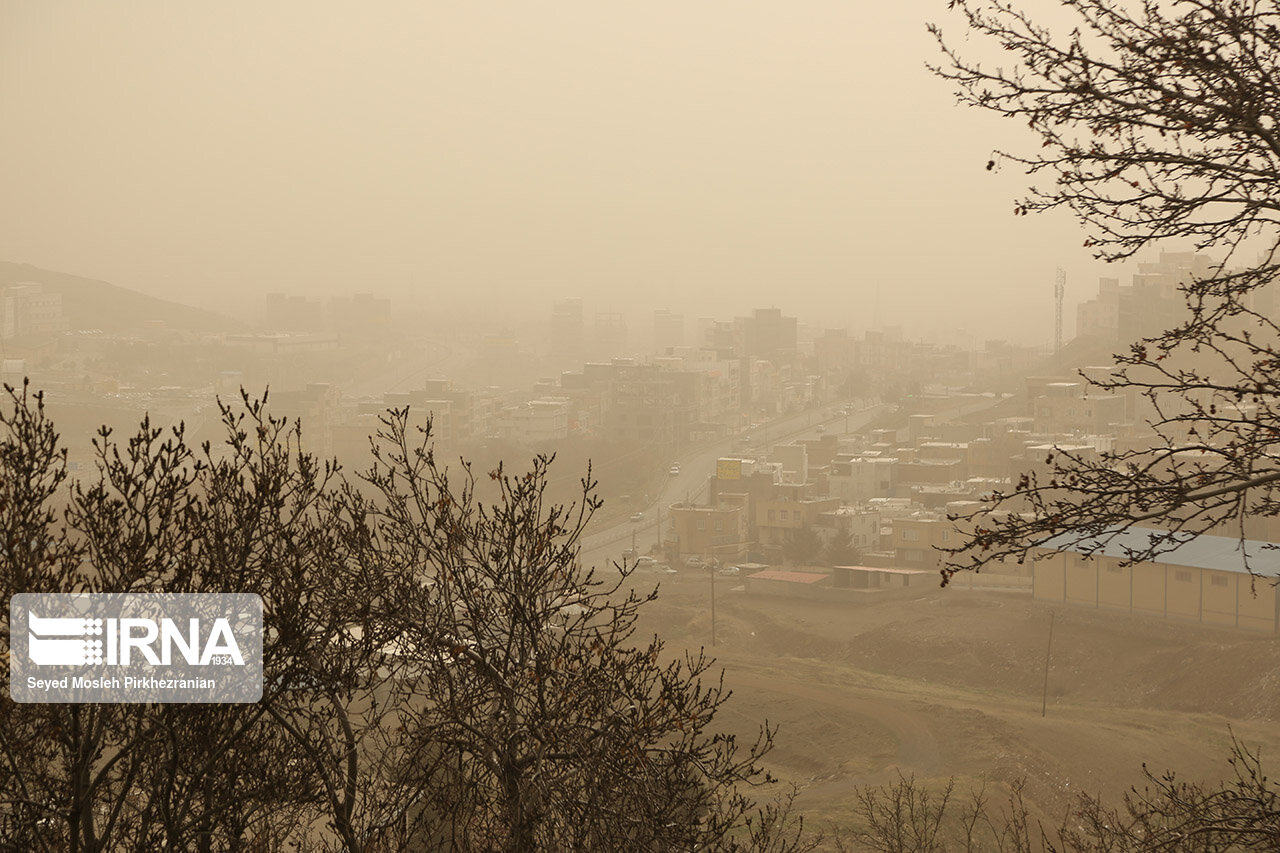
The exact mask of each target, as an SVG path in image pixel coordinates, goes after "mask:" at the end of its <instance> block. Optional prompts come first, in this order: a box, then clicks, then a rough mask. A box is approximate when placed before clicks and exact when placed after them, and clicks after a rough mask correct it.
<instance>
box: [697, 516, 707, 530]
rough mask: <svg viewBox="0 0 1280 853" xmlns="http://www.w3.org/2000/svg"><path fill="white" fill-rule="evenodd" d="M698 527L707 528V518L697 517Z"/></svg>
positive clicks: (700, 528)
mask: <svg viewBox="0 0 1280 853" xmlns="http://www.w3.org/2000/svg"><path fill="white" fill-rule="evenodd" d="M698 529H699V530H706V529H707V520H706V519H705V518H700V519H698Z"/></svg>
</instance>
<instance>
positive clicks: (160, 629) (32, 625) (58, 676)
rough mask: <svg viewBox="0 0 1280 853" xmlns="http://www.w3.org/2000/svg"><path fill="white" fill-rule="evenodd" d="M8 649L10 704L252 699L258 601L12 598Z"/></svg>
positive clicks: (154, 596) (258, 680)
mask: <svg viewBox="0 0 1280 853" xmlns="http://www.w3.org/2000/svg"><path fill="white" fill-rule="evenodd" d="M9 644H10V645H9V648H10V656H9V678H10V680H9V693H10V695H11V696H12V697H13V699H14V700H15V701H18V702H256V701H257V700H258V699H259V698H261V696H262V600H261V599H260V598H259V597H258V596H257V595H253V594H251V593H217V594H213V593H199V594H159V593H145V594H143V593H127V594H123V593H101V594H98V593H94V594H89V593H85V594H78V595H62V594H46V593H20V594H18V595H15V596H14V597H13V598H12V599H11V600H10V602H9Z"/></svg>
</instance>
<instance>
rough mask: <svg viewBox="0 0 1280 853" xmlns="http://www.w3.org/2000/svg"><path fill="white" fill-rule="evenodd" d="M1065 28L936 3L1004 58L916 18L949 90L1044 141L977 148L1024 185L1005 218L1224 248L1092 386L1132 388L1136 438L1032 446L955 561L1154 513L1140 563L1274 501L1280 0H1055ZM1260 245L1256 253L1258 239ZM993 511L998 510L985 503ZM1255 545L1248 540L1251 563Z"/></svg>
mask: <svg viewBox="0 0 1280 853" xmlns="http://www.w3.org/2000/svg"><path fill="white" fill-rule="evenodd" d="M1059 5H1060V6H1061V9H1062V11H1063V13H1064V14H1065V16H1066V17H1067V18H1068V19H1069V23H1068V24H1067V25H1066V26H1067V27H1068V28H1070V29H1069V31H1066V32H1060V33H1058V32H1054V31H1053V29H1052V28H1051V27H1049V26H1048V25H1047V24H1046V23H1045V22H1044V21H1043V20H1042V19H1040V18H1039V17H1038V16H1036V15H1032V14H1029V13H1027V12H1024V11H1022V10H1020V9H1018V8H1017V7H1016V6H1014V5H1013V4H1011V3H1007V2H1003V0H951V2H950V3H949V6H950V7H951V8H953V9H954V10H955V11H957V12H958V14H959V15H960V16H961V17H962V19H963V21H964V25H965V28H966V30H967V32H968V33H969V34H972V35H975V36H977V37H978V38H979V40H981V41H982V42H983V43H985V44H988V45H990V46H992V47H998V48H1001V49H1002V51H1003V52H1002V53H1000V54H999V57H1000V58H1001V59H1002V60H1004V63H1003V64H1000V65H996V64H984V63H982V62H977V61H973V60H971V59H969V58H967V57H966V56H964V55H963V54H962V53H961V52H960V51H959V50H957V48H956V45H957V44H958V41H956V40H954V39H951V38H949V37H945V38H944V36H943V33H942V29H941V28H940V27H938V26H936V25H934V26H931V31H932V32H933V33H934V34H935V35H936V36H937V38H938V42H939V44H940V45H941V49H942V53H943V56H944V60H945V61H944V62H942V63H941V64H939V65H938V66H937V67H935V68H934V71H935V72H936V73H937V74H939V75H940V76H941V77H943V78H945V79H946V80H948V81H950V82H951V83H952V84H954V86H955V87H956V91H957V94H958V98H959V100H960V101H961V102H962V103H965V104H970V105H973V106H976V107H980V108H982V109H986V110H990V111H992V112H995V113H997V114H999V115H1003V116H1006V117H1010V118H1014V119H1017V120H1018V121H1019V123H1021V122H1025V123H1026V125H1027V127H1028V128H1029V129H1030V130H1031V132H1032V134H1034V136H1035V137H1037V138H1038V140H1039V143H1040V144H1039V146H1038V147H1033V148H1032V147H1029V148H1028V149H1027V150H1026V151H1023V152H1021V153H1018V152H1012V153H1011V152H997V153H996V154H994V155H993V156H992V159H991V160H990V161H989V162H988V163H987V168H988V169H992V168H995V167H996V166H997V165H1002V164H1004V163H1013V164H1015V165H1017V166H1020V167H1022V168H1024V169H1025V170H1026V171H1027V173H1028V174H1030V175H1032V176H1033V177H1034V179H1035V180H1036V181H1037V183H1036V184H1035V186H1033V188H1032V189H1031V192H1030V195H1029V196H1028V197H1027V198H1025V199H1024V200H1022V201H1020V202H1018V204H1017V205H1016V206H1015V208H1014V212H1015V214H1019V215H1022V214H1026V213H1028V212H1039V211H1045V210H1052V209H1056V208H1065V209H1068V210H1070V211H1072V213H1073V214H1074V215H1075V216H1076V217H1077V218H1078V219H1079V220H1080V221H1081V222H1082V223H1083V225H1084V226H1085V229H1086V233H1087V240H1086V245H1088V246H1092V247H1094V248H1095V250H1096V252H1097V257H1099V258H1101V259H1104V260H1107V261H1119V260H1123V259H1126V258H1130V257H1132V256H1133V255H1134V254H1135V253H1136V252H1138V251H1139V250H1142V249H1145V248H1148V247H1152V246H1154V245H1157V244H1161V243H1163V242H1164V241H1168V240H1173V239H1178V240H1184V241H1190V242H1191V243H1193V244H1194V246H1195V247H1196V249H1197V250H1218V251H1219V252H1220V253H1221V256H1222V259H1221V260H1220V261H1218V262H1216V263H1215V265H1214V266H1213V268H1212V269H1211V270H1210V271H1209V273H1208V274H1207V275H1203V276H1200V277H1198V278H1194V279H1193V280H1191V281H1189V282H1188V283H1186V284H1185V285H1184V286H1183V287H1182V294H1183V296H1184V297H1185V302H1186V307H1187V311H1186V312H1185V317H1184V319H1183V320H1182V321H1181V322H1179V323H1177V324H1176V325H1174V326H1173V327H1171V328H1168V329H1166V330H1164V331H1162V332H1160V333H1158V334H1155V335H1153V336H1152V337H1149V338H1147V339H1145V340H1142V341H1139V342H1136V343H1134V344H1133V345H1132V346H1131V348H1130V350H1129V352H1128V353H1127V354H1124V355H1120V356H1117V357H1116V358H1117V366H1116V368H1115V369H1114V371H1113V372H1112V374H1111V375H1110V376H1107V377H1104V378H1101V379H1095V380H1094V382H1093V384H1094V385H1095V387H1096V388H1097V389H1098V390H1099V391H1102V392H1104V393H1106V392H1113V393H1126V394H1131V395H1133V396H1134V397H1135V398H1138V399H1141V400H1144V401H1145V402H1146V404H1147V406H1148V408H1149V411H1150V412H1151V413H1152V414H1151V416H1150V418H1149V421H1150V427H1151V430H1152V431H1153V433H1154V435H1153V436H1152V437H1151V439H1150V441H1149V442H1147V443H1146V444H1145V445H1144V446H1140V447H1136V448H1128V449H1124V450H1119V451H1115V452H1107V453H1102V454H1100V456H1097V457H1093V458H1086V457H1085V456H1083V455H1080V454H1076V453H1074V452H1072V451H1070V450H1064V451H1055V452H1053V453H1051V454H1047V455H1046V458H1045V459H1043V460H1036V461H1037V463H1043V464H1042V465H1041V466H1040V468H1039V469H1038V470H1037V471H1035V472H1028V473H1027V474H1026V475H1024V476H1023V477H1022V479H1021V480H1020V481H1019V482H1018V483H1016V484H1014V485H1013V488H1012V489H1010V490H1007V491H1005V492H1003V493H999V494H997V495H996V496H995V500H994V507H986V508H984V510H983V511H981V512H979V513H976V514H974V515H972V516H970V517H969V518H968V524H967V526H966V529H967V530H968V531H969V533H970V535H969V536H968V541H967V542H966V543H965V544H964V546H962V547H960V548H956V549H952V550H951V552H950V561H949V563H948V565H947V567H946V568H945V569H944V583H945V582H946V580H947V579H949V578H950V577H951V575H952V574H953V573H954V572H956V571H962V570H966V569H980V568H981V567H982V566H984V565H987V564H989V563H991V562H993V561H997V560H1003V559H1007V558H1014V559H1019V560H1021V559H1025V558H1026V557H1027V556H1028V555H1029V554H1030V553H1031V552H1032V549H1033V548H1035V547H1037V546H1039V545H1042V544H1044V543H1045V542H1047V541H1048V540H1050V539H1053V538H1054V537H1057V536H1060V537H1062V538H1060V539H1058V540H1056V542H1055V544H1057V545H1059V546H1062V545H1074V544H1080V543H1088V547H1092V548H1097V547H1101V546H1102V545H1104V544H1105V542H1106V541H1107V538H1108V537H1110V536H1112V535H1115V534H1116V533H1118V532H1119V531H1123V530H1125V529H1128V528H1130V527H1132V526H1134V525H1146V526H1158V527H1161V528H1163V531H1164V532H1163V533H1160V534H1158V535H1156V536H1154V537H1152V538H1151V540H1150V544H1149V545H1148V546H1145V547H1138V548H1133V549H1131V550H1130V552H1129V553H1130V556H1131V557H1132V558H1134V559H1141V558H1147V557H1151V556H1154V555H1156V554H1158V553H1160V552H1161V551H1164V550H1167V549H1169V548H1172V547H1175V546H1176V545H1177V544H1178V543H1179V542H1181V541H1183V540H1184V539H1186V538H1188V537H1191V536H1194V535H1197V534H1201V533H1204V532H1207V531H1211V530H1217V529H1222V528H1224V527H1226V528H1228V529H1230V530H1232V531H1233V532H1235V533H1236V534H1238V535H1239V536H1241V537H1242V538H1243V537H1245V536H1246V535H1247V533H1248V531H1247V522H1248V520H1249V519H1250V518H1251V517H1259V516H1274V515H1278V514H1280V492H1277V486H1278V485H1280V463H1278V460H1280V456H1277V451H1278V450H1280V417H1278V415H1280V411H1278V408H1277V407H1278V405H1280V398H1278V397H1277V390H1278V388H1280V326H1277V323H1276V313H1275V310H1274V309H1275V307H1276V305H1277V304H1278V303H1277V300H1276V298H1275V296H1274V292H1275V290H1276V287H1275V284H1274V282H1275V279H1276V276H1277V272H1280V257H1277V251H1278V250H1280V231H1278V230H1277V227H1276V226H1277V221H1278V219H1280V196H1278V195H1277V193H1276V187H1277V186H1278V185H1280V126H1277V125H1278V124H1280V10H1278V9H1277V6H1276V4H1275V2H1264V0H1173V2H1168V3H1164V2H1159V3H1158V2H1152V0H1147V1H1146V2H1138V3H1127V2H1121V0H1061V2H1060V4H1059ZM1255 253H1256V254H1255ZM993 509H994V510H995V511H994V512H993V511H992V510H993ZM1257 556H1258V555H1257V554H1253V555H1245V556H1244V559H1245V560H1246V562H1247V564H1248V565H1249V567H1250V568H1251V570H1257V568H1258V563H1257V562H1256V558H1257Z"/></svg>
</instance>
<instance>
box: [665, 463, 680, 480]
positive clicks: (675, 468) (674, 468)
mask: <svg viewBox="0 0 1280 853" xmlns="http://www.w3.org/2000/svg"><path fill="white" fill-rule="evenodd" d="M667 473H668V474H670V475H671V476H672V477H675V476H677V475H678V474H679V473H680V463H679V462H674V463H672V465H671V467H670V468H668V469H667Z"/></svg>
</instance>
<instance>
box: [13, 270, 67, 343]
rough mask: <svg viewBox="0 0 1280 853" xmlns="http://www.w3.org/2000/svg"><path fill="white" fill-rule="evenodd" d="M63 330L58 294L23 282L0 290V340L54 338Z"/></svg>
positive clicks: (35, 284) (39, 285)
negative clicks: (53, 336)
mask: <svg viewBox="0 0 1280 853" xmlns="http://www.w3.org/2000/svg"><path fill="white" fill-rule="evenodd" d="M66 330H67V318H66V315H64V314H63V313H62V294H60V293H49V292H47V291H46V290H45V289H44V285H42V284H38V283H36V282H33V281H24V282H20V283H18V284H15V285H11V286H9V287H7V288H4V289H3V290H0V339H3V340H12V339H14V338H29V337H40V336H45V335H56V334H59V333H60V332H65V331H66Z"/></svg>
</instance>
